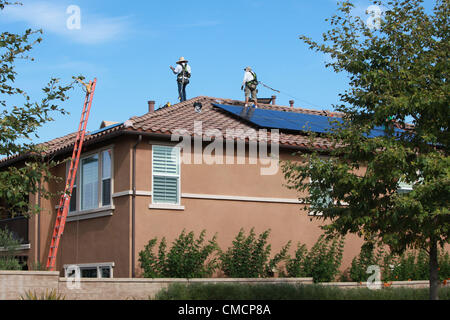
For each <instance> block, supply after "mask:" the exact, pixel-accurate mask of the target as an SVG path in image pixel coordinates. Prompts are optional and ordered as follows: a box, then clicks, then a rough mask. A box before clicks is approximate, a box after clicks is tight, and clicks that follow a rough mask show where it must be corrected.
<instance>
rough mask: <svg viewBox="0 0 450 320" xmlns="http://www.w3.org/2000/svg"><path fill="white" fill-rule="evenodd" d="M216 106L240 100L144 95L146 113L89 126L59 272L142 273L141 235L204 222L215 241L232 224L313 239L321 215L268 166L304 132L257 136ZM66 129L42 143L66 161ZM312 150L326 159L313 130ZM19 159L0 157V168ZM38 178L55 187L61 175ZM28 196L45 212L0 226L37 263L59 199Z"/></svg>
mask: <svg viewBox="0 0 450 320" xmlns="http://www.w3.org/2000/svg"><path fill="white" fill-rule="evenodd" d="M267 102H268V101H267ZM217 105H227V106H242V105H243V102H241V101H234V100H229V99H217V98H212V97H204V96H201V97H197V98H194V99H191V100H188V101H185V102H182V103H179V104H176V105H173V106H170V107H163V108H160V109H158V110H155V107H154V102H149V110H148V112H147V113H145V114H144V115H143V116H140V117H133V118H131V119H129V120H127V121H125V122H123V123H106V122H104V123H103V124H102V127H101V128H100V130H98V131H95V132H90V133H88V134H87V135H86V138H85V142H84V148H83V153H82V157H81V160H80V163H79V169H78V174H77V180H76V184H75V187H74V190H73V196H72V200H71V203H70V212H69V216H68V220H67V224H66V227H65V231H64V235H63V237H62V240H61V244H60V249H59V252H58V258H57V270H59V271H61V272H62V274H64V270H65V268H67V267H68V266H70V265H77V266H79V267H81V270H82V275H83V276H84V277H135V276H139V275H140V273H141V269H140V265H139V262H138V258H139V252H140V251H141V250H142V249H143V248H144V246H145V245H146V244H147V243H148V241H149V240H150V239H152V238H154V237H158V239H161V238H162V237H166V239H167V241H168V242H169V243H170V242H171V241H172V240H173V239H174V238H176V237H177V236H178V235H179V234H180V233H181V232H182V230H183V229H185V230H186V231H195V233H196V234H197V235H198V234H199V233H200V232H201V231H202V230H204V229H205V230H206V231H207V238H210V237H212V236H213V235H214V234H216V233H217V235H218V242H219V245H220V246H221V247H222V248H227V247H228V246H229V245H230V244H231V242H232V240H233V239H234V237H235V236H236V235H237V233H238V232H239V230H240V229H241V228H244V229H245V230H246V231H247V232H248V231H249V230H250V229H251V228H253V227H254V228H255V231H256V232H257V233H261V232H263V231H265V230H267V229H271V235H270V238H269V241H270V243H271V245H272V249H273V251H272V252H277V251H278V250H279V249H280V248H281V247H282V246H283V245H285V244H286V243H287V242H288V241H292V247H291V253H293V252H294V250H295V247H296V243H297V242H301V243H304V244H306V245H307V246H308V247H311V246H312V245H313V244H314V243H315V242H316V240H317V239H318V237H319V236H320V235H321V234H322V230H321V229H320V225H321V222H320V221H318V220H316V219H312V217H311V216H309V215H308V213H307V212H306V211H305V210H304V209H303V206H302V205H300V202H299V200H298V198H299V195H298V194H297V193H296V191H295V190H290V189H288V188H287V187H286V186H285V185H284V184H285V179H284V176H283V173H282V171H281V169H279V168H278V167H277V166H275V164H276V165H278V159H277V156H279V159H280V160H281V161H283V160H289V159H296V158H295V156H293V153H294V152H309V151H310V147H309V146H308V142H309V137H308V136H307V134H305V133H304V132H301V131H297V132H293V131H290V130H287V131H286V130H279V134H277V133H276V131H271V130H268V131H267V136H266V137H267V138H266V137H264V134H265V131H264V130H263V131H262V134H261V132H260V131H259V129H260V128H259V127H258V126H256V125H255V124H254V123H252V122H251V121H247V120H246V119H245V117H239V116H236V115H233V114H232V113H230V112H227V111H226V110H224V109H223V108H220V107H218V106H217ZM260 108H262V109H265V110H276V111H287V112H291V113H297V114H304V115H322V116H339V115H338V114H330V113H329V112H326V111H319V110H307V109H301V108H293V107H292V106H291V107H283V106H277V105H276V104H275V101H272V104H260ZM93 110H94V109H93ZM93 112H95V111H93ZM74 127H75V124H74ZM230 132H231V134H230ZM75 136H76V133H73V134H69V135H67V136H64V137H61V138H57V139H54V140H52V141H49V142H47V143H44V146H45V147H46V150H47V152H48V154H49V155H51V156H52V157H54V158H55V159H57V160H63V159H66V158H67V157H70V156H71V153H72V149H73V144H74V140H75ZM188 138H189V139H188ZM182 140H183V141H184V142H185V144H184V147H182V145H180V143H181V142H182ZM186 141H189V142H188V143H186ZM272 143H273V145H271V144H272ZM189 146H190V148H189ZM220 146H224V149H225V151H223V152H222V151H220V150H221V148H220ZM242 146H243V147H242ZM266 147H267V148H268V149H267V150H266V149H265V148H266ZM242 148H244V149H245V152H244V153H243V152H242ZM314 148H316V149H318V150H321V151H323V153H324V155H325V156H326V153H327V150H329V148H330V144H329V142H328V141H327V140H326V139H324V138H321V137H320V136H319V137H317V138H316V139H315V142H314ZM261 151H264V152H265V155H264V156H263V157H261V154H262V153H263V152H261ZM252 152H253V153H252ZM254 152H256V153H254ZM255 155H256V156H255ZM24 160H25V159H24V157H12V158H8V159H3V160H1V161H0V168H1V167H5V166H9V165H17V164H19V163H20V162H21V161H24ZM262 160H264V161H262ZM67 170H68V169H67V164H66V163H64V164H61V165H59V166H58V167H56V168H55V169H54V170H53V173H54V174H55V175H57V176H59V177H66V174H67ZM46 187H47V188H48V190H49V191H51V192H54V193H58V192H59V193H60V192H62V191H63V190H64V181H62V182H60V183H52V184H50V185H46ZM30 201H31V202H32V203H34V204H39V205H40V206H41V207H42V208H43V209H44V211H43V212H42V213H41V214H39V215H37V216H33V217H31V218H30V219H26V218H23V217H19V218H15V219H13V220H5V219H4V220H3V221H0V226H2V225H9V226H12V225H13V224H17V225H20V226H16V227H15V229H14V230H16V233H17V234H18V235H21V236H22V238H23V247H22V248H21V250H22V251H20V252H18V255H20V256H23V257H25V258H26V259H27V260H28V262H29V263H32V262H37V261H39V262H41V263H42V264H45V261H46V258H47V255H48V250H49V245H50V239H51V235H52V230H53V225H54V222H55V217H56V212H57V205H58V203H59V199H58V198H55V199H52V200H46V199H43V198H42V197H40V196H39V195H32V196H30ZM4 218H5V217H4ZM361 243H362V242H361V240H360V239H358V238H357V237H356V236H353V235H349V236H348V237H347V238H346V244H345V252H344V259H343V268H345V267H348V266H349V265H350V263H351V260H352V258H353V257H354V256H355V255H357V254H358V253H359V250H360V246H361Z"/></svg>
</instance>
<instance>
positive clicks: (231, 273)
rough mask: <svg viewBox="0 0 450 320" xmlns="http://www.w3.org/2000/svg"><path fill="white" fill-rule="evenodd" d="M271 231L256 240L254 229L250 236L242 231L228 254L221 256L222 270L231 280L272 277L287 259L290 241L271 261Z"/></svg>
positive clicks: (224, 253)
mask: <svg viewBox="0 0 450 320" xmlns="http://www.w3.org/2000/svg"><path fill="white" fill-rule="evenodd" d="M269 234H270V230H266V231H265V232H263V233H261V234H260V235H259V236H258V238H256V234H255V230H254V228H252V229H251V230H250V233H249V235H248V236H245V232H244V229H241V230H240V231H239V233H238V235H237V236H236V238H235V239H234V240H233V244H232V246H231V247H230V248H228V250H227V251H226V252H222V253H221V254H220V269H221V270H222V271H223V272H224V273H225V275H226V276H228V277H231V278H266V277H272V276H273V275H274V273H275V272H276V271H277V267H278V265H279V263H280V262H281V261H283V260H285V259H286V258H287V251H288V250H289V246H290V241H289V242H288V243H287V244H286V245H285V246H284V247H283V248H281V250H280V252H279V253H277V254H276V255H275V256H274V258H273V259H269V257H270V251H271V245H270V244H269V245H268V244H267V239H268V237H269Z"/></svg>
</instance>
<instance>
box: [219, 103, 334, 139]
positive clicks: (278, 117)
mask: <svg viewBox="0 0 450 320" xmlns="http://www.w3.org/2000/svg"><path fill="white" fill-rule="evenodd" d="M214 106H216V107H218V108H220V109H222V110H225V111H227V112H229V113H232V114H234V115H235V116H237V117H240V118H243V119H245V120H247V121H250V122H251V123H253V124H255V125H257V126H258V127H261V128H269V129H285V130H293V131H308V130H310V131H313V132H319V133H325V132H327V131H328V130H329V129H330V122H329V120H330V119H333V120H338V121H339V118H329V117H326V116H319V115H314V114H304V113H298V112H286V111H278V110H269V109H259V108H258V109H256V108H253V107H247V108H245V107H240V106H229V105H223V104H214Z"/></svg>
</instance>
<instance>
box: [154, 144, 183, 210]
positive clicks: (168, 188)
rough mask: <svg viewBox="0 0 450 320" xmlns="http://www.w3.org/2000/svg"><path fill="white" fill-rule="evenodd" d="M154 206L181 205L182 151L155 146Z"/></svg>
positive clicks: (176, 148) (175, 148)
mask: <svg viewBox="0 0 450 320" xmlns="http://www.w3.org/2000/svg"><path fill="white" fill-rule="evenodd" d="M152 172H153V179H152V180H153V183H152V184H153V186H152V190H153V196H152V202H153V203H154V204H174V205H177V204H179V203H180V149H179V148H178V147H168V146H157V145H154V146H153V159H152Z"/></svg>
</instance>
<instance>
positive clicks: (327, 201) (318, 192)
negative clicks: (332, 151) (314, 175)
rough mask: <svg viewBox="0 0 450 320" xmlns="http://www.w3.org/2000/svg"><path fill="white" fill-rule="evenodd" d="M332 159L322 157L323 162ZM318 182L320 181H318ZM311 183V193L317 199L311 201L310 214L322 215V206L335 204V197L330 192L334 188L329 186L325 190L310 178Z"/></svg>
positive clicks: (326, 206)
mask: <svg viewBox="0 0 450 320" xmlns="http://www.w3.org/2000/svg"><path fill="white" fill-rule="evenodd" d="M325 161H331V160H329V159H325V158H322V159H321V162H323V163H324V162H325ZM316 182H318V181H316ZM309 183H310V184H311V187H310V190H309V191H310V194H311V195H313V196H314V198H315V201H312V202H311V209H312V210H311V211H309V215H311V216H321V215H323V212H322V211H321V210H320V209H321V208H328V207H329V206H330V205H333V204H334V201H333V198H331V196H330V194H331V192H332V191H333V189H332V188H329V189H327V190H325V191H323V190H322V189H320V188H319V186H314V185H313V181H312V180H311V178H310V180H309Z"/></svg>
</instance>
